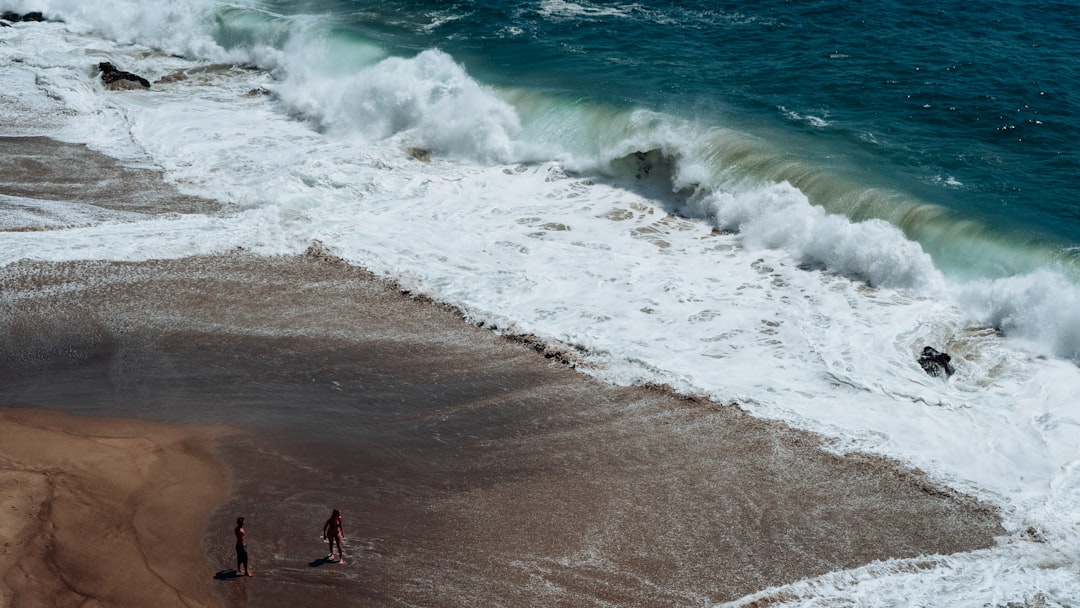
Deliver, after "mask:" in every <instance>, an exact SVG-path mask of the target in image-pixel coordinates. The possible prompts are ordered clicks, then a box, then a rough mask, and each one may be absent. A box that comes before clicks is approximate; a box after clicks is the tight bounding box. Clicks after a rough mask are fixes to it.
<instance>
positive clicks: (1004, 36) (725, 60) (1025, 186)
mask: <svg viewBox="0 0 1080 608" xmlns="http://www.w3.org/2000/svg"><path fill="white" fill-rule="evenodd" d="M266 7H267V9H268V10H271V11H273V12H275V13H278V14H281V15H291V16H299V15H313V14H314V15H319V16H320V18H331V19H332V20H333V21H334V22H335V23H336V25H335V27H334V35H335V36H350V37H355V38H356V39H358V40H360V39H362V40H364V41H366V42H373V43H375V44H377V45H378V46H380V47H382V48H384V49H385V50H386V52H387V53H390V54H394V55H410V54H414V53H416V52H419V51H421V50H423V49H428V48H439V49H442V50H443V51H445V52H447V53H449V54H450V55H451V56H452V57H453V58H454V59H455V60H456V61H458V62H460V63H462V64H463V65H464V66H465V67H466V68H467V70H468V71H469V73H470V75H472V76H474V77H475V78H478V79H479V80H481V81H484V82H486V83H489V84H491V85H495V86H498V87H505V88H514V89H527V90H530V91H535V92H538V93H543V94H546V95H551V96H554V97H556V98H561V99H563V100H564V102H565V103H579V104H580V103H595V104H610V105H613V106H615V107H623V108H629V107H644V108H650V109H654V110H657V111H661V112H664V113H667V114H672V115H676V116H679V117H683V118H686V119H690V120H693V121H697V122H699V123H702V124H706V125H718V126H724V127H730V128H734V129H738V130H740V131H742V132H745V133H746V134H748V135H749V136H755V137H761V138H762V139H763V140H764V143H763V144H762V145H763V146H765V147H766V148H767V150H768V151H767V152H766V155H767V156H771V158H766V159H762V160H760V161H759V162H758V163H757V164H748V165H747V166H744V167H742V169H743V170H745V171H747V172H748V174H749V175H750V177H752V178H754V179H760V180H780V179H788V180H790V181H792V182H793V183H795V184H796V185H797V186H800V187H802V189H803V190H804V191H805V192H807V194H808V195H809V196H810V197H811V200H812V201H813V202H814V203H816V204H820V205H823V206H825V207H826V208H827V209H829V210H831V211H838V212H844V213H847V214H848V215H850V216H851V217H853V218H854V219H862V218H865V217H885V218H889V219H891V220H892V221H894V223H897V224H898V225H900V226H901V227H902V228H903V229H904V230H905V232H906V233H907V234H908V235H909V236H911V237H913V238H915V239H917V240H920V241H921V242H923V243H924V246H926V247H927V248H928V249H929V250H930V252H931V253H932V254H934V255H935V257H936V258H937V259H938V260H939V264H940V265H942V266H943V267H945V268H946V269H949V268H950V267H955V268H953V269H954V270H956V269H962V268H963V267H964V266H965V265H966V264H971V263H975V262H976V260H975V259H971V258H970V257H969V256H974V257H976V258H980V257H982V256H983V255H984V252H977V253H964V248H963V247H959V248H958V247H957V246H956V245H955V243H951V242H950V241H952V240H953V239H954V238H989V239H991V240H995V241H997V240H999V239H1003V240H1005V241H1006V242H1007V243H1014V244H1021V243H1022V244H1026V245H1036V244H1038V245H1047V246H1050V247H1052V248H1060V250H1059V251H1060V252H1061V253H1063V254H1065V255H1068V254H1067V253H1066V252H1065V249H1066V248H1068V247H1071V246H1075V245H1076V244H1077V243H1078V242H1080V205H1078V204H1077V202H1076V200H1075V194H1076V183H1077V178H1078V177H1080V154H1078V152H1077V146H1076V144H1075V142H1076V141H1077V140H1078V139H1080V97H1078V96H1080V72H1078V63H1080V59H1078V58H1080V38H1078V37H1077V36H1076V35H1075V32H1077V31H1080V7H1078V6H1077V5H1075V4H1072V3H1055V2H1019V1H1013V2H1009V1H996V2H988V3H983V4H980V5H978V6H973V5H971V4H970V3H962V2H943V3H935V4H934V5H933V6H927V7H920V6H911V5H908V4H907V3H897V2H887V1H873V2H863V3H848V2H783V1H767V2H755V3H744V2H678V3H675V2H657V1H649V2H635V3H599V2H597V3H591V4H590V3H582V4H575V3H569V2H561V1H558V2H556V1H551V2H540V3H517V2H445V3H426V2H424V3H414V2H394V3H368V2H355V1H354V2H322V3H319V2H269V3H266ZM732 154H734V155H738V152H737V151H734V152H732ZM778 160H782V161H783V162H777V161H778ZM729 162H732V163H735V162H737V161H735V160H731V161H729ZM777 165H782V166H783V167H784V170H779V169H777ZM793 165H794V166H793ZM823 176H824V178H825V181H828V182H829V183H830V184H831V185H830V186H829V187H822V186H820V185H815V184H819V183H820V181H822V177H823ZM837 180H847V184H848V185H847V186H846V188H845V187H838V186H836V182H837ZM862 188H883V189H886V190H889V191H890V192H893V193H894V194H893V195H892V196H890V197H886V198H891V199H899V200H900V202H899V203H896V202H895V200H894V201H892V202H891V201H889V200H881V198H878V199H876V200H872V201H869V202H865V201H864V202H863V203H862V204H853V203H852V202H851V201H850V198H851V196H852V192H853V191H857V190H859V189H862ZM845 190H847V192H845ZM914 201H917V202H914ZM896 204H898V205H899V206H900V209H896V208H893V207H892V205H896ZM922 204H929V205H935V206H940V207H943V208H944V209H946V210H948V212H949V215H948V216H947V217H948V221H950V222H954V223H956V224H955V225H951V226H947V227H938V228H936V229H935V228H933V227H927V226H926V225H924V224H923V222H924V221H925V217H924V216H923V215H920V214H918V213H915V214H913V213H911V210H910V207H911V206H912V205H916V206H919V205H922ZM932 215H934V217H936V218H937V217H939V214H938V213H935V214H932ZM939 221H942V220H940V219H939ZM965 221H971V222H976V225H975V226H972V225H970V224H964V225H963V226H961V225H959V223H961V222H965ZM976 249H978V248H976ZM954 258H955V259H954ZM996 264H997V265H998V266H1000V269H999V270H1000V272H1005V273H1008V272H1009V271H1012V270H1023V269H1027V268H1025V266H1024V264H1023V263H1020V264H1019V266H1018V267H1017V268H1009V267H1008V266H1009V263H1008V260H998V261H997V262H996Z"/></svg>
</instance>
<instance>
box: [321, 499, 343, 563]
mask: <svg viewBox="0 0 1080 608" xmlns="http://www.w3.org/2000/svg"><path fill="white" fill-rule="evenodd" d="M322 534H323V538H324V539H326V542H327V543H329V545H330V555H327V556H326V559H328V560H330V561H334V543H335V542H336V543H337V552H338V559H337V561H338V562H340V563H345V553H343V552H342V550H341V541H342V540H343V539H344V538H345V530H344V529H343V528H342V527H341V511H339V510H337V509H334V511H333V513H331V514H330V519H327V520H326V523H325V524H323V530H322Z"/></svg>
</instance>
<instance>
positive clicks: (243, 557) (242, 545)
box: [233, 517, 251, 576]
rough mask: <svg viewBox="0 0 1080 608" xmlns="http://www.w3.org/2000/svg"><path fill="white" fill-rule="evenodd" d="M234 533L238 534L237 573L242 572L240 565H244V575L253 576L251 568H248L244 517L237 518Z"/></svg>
mask: <svg viewBox="0 0 1080 608" xmlns="http://www.w3.org/2000/svg"><path fill="white" fill-rule="evenodd" d="M233 533H235V534H236V573H237V574H240V566H243V567H244V576H251V570H248V554H247V532H245V531H244V518H243V517H237V518H236V528H235V529H234V530H233Z"/></svg>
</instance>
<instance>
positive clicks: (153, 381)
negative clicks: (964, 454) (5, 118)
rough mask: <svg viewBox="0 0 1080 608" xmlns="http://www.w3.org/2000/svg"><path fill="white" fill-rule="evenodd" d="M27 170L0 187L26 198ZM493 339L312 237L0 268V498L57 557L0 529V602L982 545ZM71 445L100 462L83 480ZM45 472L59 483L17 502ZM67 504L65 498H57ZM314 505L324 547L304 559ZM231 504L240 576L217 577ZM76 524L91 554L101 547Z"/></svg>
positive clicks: (312, 543) (632, 589) (710, 571)
mask: <svg viewBox="0 0 1080 608" xmlns="http://www.w3.org/2000/svg"><path fill="white" fill-rule="evenodd" d="M8 143H10V142H8ZM32 143H33V146H32V147H31V148H30V149H29V151H28V154H30V155H31V156H32V157H33V158H34V159H36V160H37V161H42V159H46V160H47V159H50V158H53V157H52V156H51V155H50V153H49V147H50V146H53V145H54V144H55V146H56V147H57V155H56V157H55V158H54V159H53V162H56V163H68V164H70V163H72V162H73V161H72V159H73V158H74V159H78V158H81V155H87V154H88V155H91V156H92V158H91V159H90V160H91V161H92V162H93V163H98V164H100V163H103V162H105V161H104V160H103V159H102V158H101V157H100V156H99V155H94V154H93V153H91V152H89V151H87V150H86V149H85V148H84V147H79V146H71V145H70V144H62V143H59V142H53V143H50V140H46V139H44V138H36V139H34V140H33V141H32ZM11 148H12V150H13V153H14V152H15V151H18V150H20V149H21V148H19V147H18V146H11ZM117 164H119V163H117ZM52 170H57V168H56V167H53V168H52ZM119 173H123V172H118V173H117V174H119ZM123 176H124V177H123V178H124V179H126V180H148V184H147V187H148V188H160V187H161V182H160V181H159V176H158V175H157V174H155V173H153V172H143V173H137V174H136V173H123ZM76 177H77V176H76ZM35 179H37V173H35V172H34V171H25V172H22V173H20V174H19V175H18V176H17V179H14V181H13V182H11V183H15V182H17V183H19V184H21V185H20V186H19V188H20V189H21V190H20V192H21V193H23V194H32V193H33V191H34V186H33V183H34V180H35ZM128 187H129V188H131V189H133V190H138V188H139V184H137V183H136V184H128ZM0 190H2V188H0ZM86 195H87V196H88V197H89V198H88V199H87V200H85V201H83V204H88V205H96V206H100V207H101V208H110V206H111V207H113V208H115V207H116V206H117V205H121V206H122V205H123V201H119V202H118V201H116V200H113V197H112V195H111V194H110V193H109V192H107V191H101V192H96V193H94V192H89V191H87V194H86ZM63 196H66V195H63ZM95 197H102V200H97V198H95ZM178 204H180V205H181V206H183V205H186V204H188V203H187V202H184V201H180V202H179V203H178ZM170 207H171V203H170V198H169V197H168V196H162V197H161V198H159V199H157V200H156V202H155V203H154V204H153V205H151V206H150V207H146V208H141V209H140V213H151V214H152V213H169V212H170V211H171V209H170ZM25 228H26V226H24V225H22V224H20V225H19V226H13V227H11V229H25ZM493 329H494V328H491V327H484V326H481V325H475V324H472V323H470V322H469V320H468V319H467V318H466V315H465V314H463V312H462V311H461V310H459V309H457V308H456V307H453V306H450V305H445V304H442V303H439V302H435V301H433V300H431V299H430V298H428V297H426V296H424V295H422V294H413V293H410V292H409V291H407V290H404V289H402V288H401V287H400V286H399V285H397V284H395V283H394V282H393V281H390V280H388V279H386V278H384V277H378V276H376V275H373V274H372V273H370V272H368V271H366V270H364V269H363V268H360V267H358V266H353V265H350V264H347V263H344V262H343V261H341V260H340V259H338V258H336V257H335V256H333V255H332V254H331V253H330V252H328V251H327V250H325V249H324V248H323V247H321V246H320V245H318V243H315V244H313V245H312V246H311V247H310V248H309V249H308V251H307V252H306V253H305V254H300V255H293V256H281V257H260V256H257V255H254V254H251V253H249V252H246V251H244V250H235V251H231V252H228V253H223V254H219V255H213V256H200V257H188V258H182V259H172V260H147V261H143V262H108V261H75V262H59V263H48V262H35V261H27V260H22V261H18V262H14V263H11V264H9V265H7V266H4V267H0V335H3V336H5V337H6V340H3V341H0V403H2V404H7V405H12V406H16V409H0V422H3V424H0V433H6V434H7V435H11V436H12V437H14V436H16V435H18V436H20V437H21V436H23V435H27V433H30V434H34V435H35V436H38V437H39V440H38V441H37V442H33V443H30V444H27V443H25V442H24V443H18V442H14V441H0V458H2V459H3V460H0V471H7V472H6V473H2V474H0V483H2V484H3V485H2V486H0V487H2V488H5V489H9V488H10V489H9V490H7V493H5V494H3V495H0V496H2V497H3V500H4V501H6V502H4V503H3V505H4V509H5V514H6V511H7V510H9V506H8V505H10V506H14V507H16V508H15V509H10V510H11V511H13V512H25V513H26V514H27V515H28V518H27V519H30V520H32V521H34V522H37V521H41V522H42V524H41V527H40V529H41V530H44V531H45V532H42V533H41V534H45V535H46V536H47V537H48V538H56V539H59V540H58V541H56V542H55V543H53V544H52V545H48V546H50V547H51V546H56V547H62V548H64V551H60V552H56V551H53V552H51V553H48V554H46V553H45V551H44V548H35V545H34V544H33V542H32V541H33V540H34V539H35V538H40V535H39V533H38V531H37V530H38V528H37V527H35V525H36V524H35V525H30V526H29V527H27V526H22V527H19V526H18V525H17V524H18V523H19V522H20V521H22V520H21V519H18V518H16V519H15V520H3V519H0V525H12V526H14V527H13V528H11V530H12V531H11V532H8V533H7V534H9V535H10V537H11V538H12V540H8V541H5V542H11V543H18V544H17V545H12V546H16V547H17V548H18V549H19V551H18V552H12V553H7V554H4V557H6V558H9V559H14V560H15V561H14V562H10V563H11V565H13V566H15V567H14V568H8V570H7V573H6V574H4V575H3V577H4V578H3V590H0V598H2V599H3V600H6V598H9V597H15V596H14V595H13V594H14V593H19V594H21V595H20V596H18V597H17V598H16V602H17V603H16V604H15V606H16V607H17V608H22V606H38V605H49V606H52V605H73V604H74V605H82V604H80V598H85V597H87V596H89V595H93V596H94V597H105V596H106V594H108V593H114V594H122V593H128V594H139V593H150V594H157V595H155V596H154V598H152V599H147V598H146V597H143V596H138V597H136V596H123V597H121V595H116V599H112V596H109V597H110V600H109V601H104V602H102V603H103V604H104V605H119V606H125V605H131V606H138V605H169V602H170V601H173V600H176V601H179V600H178V599H177V598H181V597H182V598H183V599H184V602H186V605H206V606H218V605H224V606H230V607H243V606H260V607H265V606H294V605H301V604H315V603H319V604H323V603H325V604H350V603H356V602H358V601H362V602H363V603H364V604H365V605H369V606H387V607H390V606H395V607H396V606H401V605H424V606H446V607H448V608H449V607H456V606H461V605H491V604H498V605H503V606H522V607H524V606H536V605H574V606H582V607H587V606H598V607H599V606H605V605H613V604H614V605H669V606H700V605H708V604H711V603H716V602H721V601H726V600H734V599H738V598H740V597H745V596H747V595H749V594H752V593H754V592H757V591H760V590H762V589H765V588H768V587H773V586H777V585H781V584H785V583H791V582H794V581H797V580H802V579H805V578H809V577H813V576H818V575H821V574H824V573H827V572H832V571H837V570H844V569H850V568H854V567H858V566H861V565H864V564H867V563H871V562H873V561H875V560H885V559H890V558H905V557H918V556H922V555H933V554H945V553H956V552H961V551H969V550H974V549H979V548H984V547H988V546H992V545H993V544H994V543H995V542H997V540H998V538H999V537H1000V536H1002V535H1004V534H1005V531H1004V530H1003V528H1002V526H1001V519H1000V515H999V513H998V511H997V510H996V509H995V508H994V507H993V506H991V505H988V504H985V503H984V502H981V501H980V500H978V499H977V498H974V497H970V496H967V495H964V494H961V493H959V492H956V491H953V490H951V489H948V488H944V487H941V486H940V484H936V483H934V482H933V481H932V480H930V479H928V478H927V477H926V476H925V475H924V474H922V473H920V472H918V471H915V470H912V469H910V468H909V467H906V466H904V465H902V464H901V463H899V462H897V461H895V460H891V459H888V458H885V457H879V456H873V455H863V454H850V455H845V456H838V455H835V454H832V453H829V452H827V451H826V450H824V449H823V448H822V445H823V444H822V437H821V436H818V435H815V434H813V433H811V432H808V431H801V430H798V429H793V428H791V427H788V426H786V425H784V424H782V423H779V422H774V421H767V420H763V419H758V418H754V417H752V416H751V415H749V414H748V413H746V412H745V411H743V410H741V409H740V408H739V407H738V406H737V405H730V404H729V405H724V404H720V403H714V402H711V401H708V400H705V399H700V398H695V397H689V396H683V395H680V394H678V393H676V392H675V391H673V390H671V389H670V388H669V387H655V386H644V387H619V386H613V385H608V384H604V383H602V382H601V381H599V380H597V379H595V378H593V377H591V376H588V375H586V374H584V373H581V372H580V371H577V370H575V369H574V367H575V365H576V361H575V358H574V357H575V355H574V353H573V352H567V351H564V350H563V349H561V348H560V347H559V346H558V345H552V344H547V343H545V342H543V341H542V340H539V339H537V338H536V337H534V336H528V335H524V336H522V335H502V334H499V333H497V332H496V331H493ZM57 410H61V411H63V412H65V413H58V412H57ZM76 416H77V417H76ZM35 425H36V426H35ZM225 429H229V431H228V432H226V431H225ZM226 435H227V436H228V441H223V440H222V439H224V438H225V437H226ZM27 436H29V435H27ZM46 447H47V448H48V449H45V448H46ZM5 450H7V452H5ZM17 450H21V451H17ZM8 454H11V455H8ZM65 454H66V455H67V456H65ZM73 454H75V455H78V454H85V455H87V456H85V457H84V456H79V457H75V456H72V455H73ZM89 462H92V463H95V466H97V464H101V463H105V464H108V465H109V467H105V468H106V469H107V470H110V471H113V472H114V473H116V472H118V471H122V472H126V473H124V474H123V475H120V477H119V478H116V479H114V480H113V481H111V482H109V483H108V484H101V483H98V484H97V485H95V484H94V483H93V482H92V480H93V479H94V478H93V476H92V475H93V473H94V470H95V469H94V468H93V467H88V466H86V463H89ZM185 462H191V463H194V464H193V465H192V467H193V468H192V467H187V466H186V465H181V464H179V463H185ZM5 463H7V464H5ZM196 465H197V466H196ZM110 467H111V468H110ZM99 468H100V467H99ZM39 471H41V472H43V473H39ZM193 471H201V472H200V473H198V474H197V475H194V477H192V476H191V474H192V473H193ZM45 473H47V474H48V475H51V477H49V476H44V477H42V476H38V475H44V474H45ZM5 475H6V476H5ZM16 482H17V483H16ZM50 484H51V485H50ZM109 484H111V485H109ZM105 487H111V488H112V489H113V490H115V491H113V492H106V493H103V492H102V491H101V490H102V488H105ZM49 488H52V491H53V492H58V496H61V497H62V498H63V497H68V498H64V500H57V499H55V498H54V499H53V500H52V502H51V503H47V502H43V501H44V499H39V498H38V496H39V495H43V494H44V490H46V489H49ZM183 488H190V490H184V489H183ZM119 490H123V491H122V492H120V491H119ZM76 495H77V496H81V497H82V498H81V499H80V500H82V501H83V502H82V503H79V504H80V508H78V509H73V510H64V509H62V508H60V507H63V506H64V505H65V504H68V501H69V500H71V499H70V497H71V496H76ZM120 497H122V499H120ZM174 503H175V504H174ZM35 505H36V506H35ZM42 505H52V507H50V509H46V508H45V507H44V506H42ZM180 505H187V506H185V507H182V508H181V507H180ZM332 508H340V509H341V510H342V512H343V513H344V516H345V522H344V527H345V531H346V537H347V540H346V555H347V560H346V563H345V564H330V563H327V562H326V561H325V560H324V559H322V558H323V556H325V555H326V545H325V543H324V542H323V541H322V540H321V539H320V538H319V530H320V529H321V525H322V522H323V521H325V518H326V517H327V514H328V513H329V511H330V510H331V509H332ZM177 510H179V511H181V512H182V513H177V512H175V511H177ZM84 511H85V512H84ZM94 513H96V514H99V515H98V519H99V520H100V521H98V520H95V519H93V516H92V515H91V514H94ZM238 516H244V517H245V518H246V520H247V522H246V524H245V528H246V529H247V531H248V538H249V546H250V553H251V567H252V571H253V572H254V573H255V577H254V578H253V579H245V578H236V577H230V576H229V571H230V570H231V569H232V567H233V566H235V556H234V554H233V552H232V548H233V544H232V543H233V539H232V532H231V531H232V527H233V525H234V522H235V519H236V517H238ZM43 517H44V518H45V519H42V518H43ZM178 518H179V519H178ZM4 521H7V522H8V523H7V524H4ZM12 521H14V522H15V523H11V522H12ZM110 521H111V522H113V523H108V522H110ZM128 522H134V523H133V524H130V523H128ZM159 522H168V523H167V524H166V525H161V524H160V523H159ZM23 523H25V522H23ZM94 526H98V531H99V532H102V533H104V534H105V536H106V537H107V538H108V542H110V543H115V545H114V546H111V547H112V548H110V549H109V550H108V555H107V556H106V557H108V559H103V558H101V557H100V554H101V553H102V547H103V546H105V545H101V544H100V543H97V542H94V541H91V540H89V537H88V536H87V532H86V530H88V529H91V528H93V527H94ZM132 530H134V531H135V532H137V534H136V533H135V532H132ZM0 534H4V532H2V531H0ZM103 542H104V541H103ZM35 550H36V551H37V552H36V553H35ZM135 554H144V555H146V557H145V558H143V559H142V561H141V562H140V561H139V560H138V559H135V560H134V561H132V559H133V558H132V557H131V556H132V555H135ZM12 555H14V556H15V557H14V558H11V556H12ZM50 560H52V561H50ZM8 563H9V562H3V561H0V569H2V568H4V567H5V564H8ZM49 564H52V566H50V565H49ZM110 564H112V565H110ZM129 570H130V571H129ZM215 570H216V574H215ZM53 572H56V573H59V574H60V576H59V577H52V578H50V576H51V573H53ZM132 572H134V573H136V574H138V575H139V576H142V575H145V576H147V577H151V578H153V577H156V578H155V580H153V581H149V582H146V583H145V584H143V583H141V582H136V579H134V578H133V576H135V575H134V574H132ZM22 573H24V574H22ZM139 573H142V574H139ZM139 580H141V579H139ZM148 580H149V579H148ZM61 582H62V583H63V584H60V583H61ZM133 583H135V584H133ZM71 589H77V590H78V593H73V592H72V591H71ZM168 590H172V591H171V593H172V594H173V595H172V596H171V598H167V599H165V600H160V598H161V597H165V596H167V595H168V593H170V591H168ZM4 594H7V595H4ZM24 598H25V599H24ZM57 598H60V600H58V599H57ZM64 598H66V599H64ZM125 598H130V599H125ZM61 600H62V601H61ZM99 601H100V600H99ZM65 602H67V603H66V604H65ZM124 602H128V603H127V604H125V603H124ZM163 602H164V603H163Z"/></svg>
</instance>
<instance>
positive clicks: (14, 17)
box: [0, 11, 45, 23]
mask: <svg viewBox="0 0 1080 608" xmlns="http://www.w3.org/2000/svg"><path fill="white" fill-rule="evenodd" d="M0 19H3V20H4V21H11V22H12V23H15V22H18V21H45V15H43V14H41V13H40V12H37V11H34V12H32V13H26V14H25V15H19V13H13V12H11V11H7V12H5V13H3V14H0Z"/></svg>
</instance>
